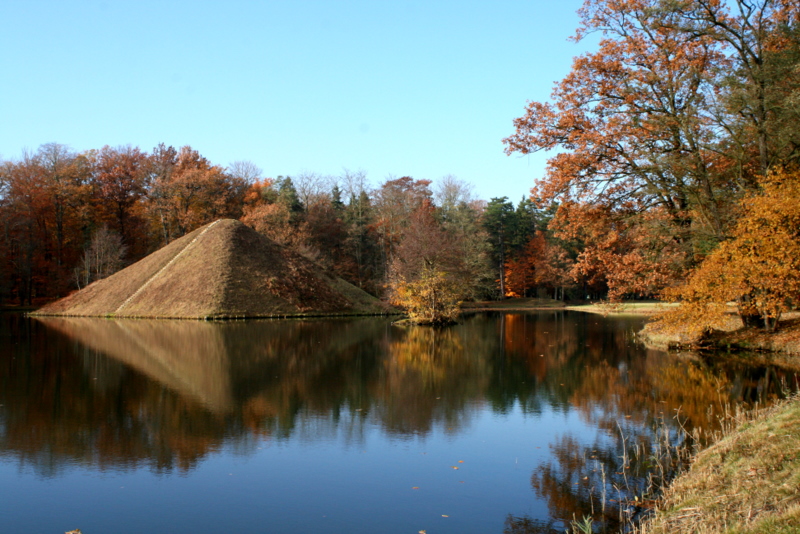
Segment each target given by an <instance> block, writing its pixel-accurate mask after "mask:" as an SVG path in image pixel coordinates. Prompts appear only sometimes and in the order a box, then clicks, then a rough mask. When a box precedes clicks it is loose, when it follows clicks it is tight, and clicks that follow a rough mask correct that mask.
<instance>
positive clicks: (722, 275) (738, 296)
mask: <svg viewBox="0 0 800 534" xmlns="http://www.w3.org/2000/svg"><path fill="white" fill-rule="evenodd" d="M798 229H800V172H793V173H789V172H775V173H772V174H771V175H769V176H768V177H767V178H765V179H763V180H762V182H761V191H760V192H758V193H752V194H750V195H747V196H746V197H744V198H743V199H742V202H741V218H740V219H739V222H738V223H737V224H736V226H735V228H734V230H733V232H732V237H731V239H729V240H728V241H725V242H723V243H722V244H721V245H720V246H719V247H718V248H717V249H716V250H715V251H714V252H713V253H712V254H711V255H709V256H708V257H707V258H706V259H705V261H703V263H702V264H701V265H700V266H699V267H698V268H697V269H695V270H694V272H692V274H691V276H690V277H689V279H688V280H687V282H686V283H685V284H684V285H682V286H680V287H678V288H675V289H673V290H670V291H667V296H668V297H669V298H671V299H673V300H677V301H679V302H680V303H681V305H680V307H679V308H678V309H676V310H674V311H671V312H668V313H667V314H666V315H665V316H663V317H662V318H661V319H660V322H659V324H660V326H661V327H666V328H668V329H676V328H680V329H684V330H685V329H691V330H693V331H696V332H702V331H705V330H707V329H709V328H713V327H718V326H720V325H721V323H722V322H723V321H724V317H725V314H726V312H727V308H728V306H727V303H728V302H734V303H736V305H737V309H738V312H739V315H740V316H741V318H742V321H743V323H744V324H745V325H746V326H758V327H761V328H764V329H766V330H768V331H774V330H775V329H776V328H777V325H778V320H779V319H780V317H781V314H782V313H783V312H784V311H786V310H787V309H788V308H789V306H791V305H792V304H793V303H794V302H797V298H798V297H799V296H800V230H798Z"/></svg>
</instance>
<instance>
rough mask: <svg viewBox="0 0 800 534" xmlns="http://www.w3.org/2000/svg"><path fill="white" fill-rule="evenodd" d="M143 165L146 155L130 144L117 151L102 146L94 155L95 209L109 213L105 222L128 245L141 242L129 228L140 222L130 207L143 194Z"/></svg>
mask: <svg viewBox="0 0 800 534" xmlns="http://www.w3.org/2000/svg"><path fill="white" fill-rule="evenodd" d="M147 163H148V162H147V154H145V153H143V152H142V151H140V150H139V148H137V147H132V146H130V145H128V146H123V147H118V148H111V147H109V146H108V145H106V146H104V147H103V148H102V149H100V151H99V152H97V154H96V155H95V162H94V183H95V186H96V187H97V189H98V200H99V206H100V207H101V208H105V209H107V210H109V212H110V213H109V215H110V220H109V221H108V222H109V223H111V224H113V227H114V228H116V230H117V231H118V232H119V236H120V237H121V239H122V240H123V241H125V242H128V243H134V242H135V243H137V244H139V243H141V242H143V241H144V240H145V239H144V236H142V235H140V234H139V233H138V232H135V231H134V228H132V226H137V225H139V224H140V223H141V222H142V221H141V219H140V218H139V216H138V215H137V213H136V212H135V211H134V207H135V206H136V205H137V203H139V202H140V201H141V199H142V198H143V197H144V195H145V194H146V191H147V186H148V183H147V178H148V175H147ZM134 236H135V237H134ZM143 252H144V251H143Z"/></svg>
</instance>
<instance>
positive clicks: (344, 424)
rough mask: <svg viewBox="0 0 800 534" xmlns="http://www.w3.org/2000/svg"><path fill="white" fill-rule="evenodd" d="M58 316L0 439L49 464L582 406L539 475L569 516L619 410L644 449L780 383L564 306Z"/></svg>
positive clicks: (425, 426)
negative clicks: (414, 315) (658, 433)
mask: <svg viewBox="0 0 800 534" xmlns="http://www.w3.org/2000/svg"><path fill="white" fill-rule="evenodd" d="M47 323H48V324H49V325H50V326H49V327H45V326H44V325H43V324H42V323H39V322H32V323H29V322H27V321H19V322H18V323H15V324H16V326H14V328H17V329H20V328H21V329H26V328H27V329H28V331H27V332H18V333H17V334H15V335H19V334H21V335H22V338H23V339H24V338H26V337H27V338H28V339H29V340H30V343H29V344H28V345H24V344H19V345H17V346H15V348H9V349H6V348H5V346H4V348H3V349H2V350H3V351H6V350H16V351H24V353H20V354H18V358H16V359H13V358H7V357H5V358H0V404H4V405H5V407H4V408H0V410H3V411H1V412H0V416H2V417H3V419H2V420H0V449H1V450H2V451H5V453H7V454H8V453H10V454H13V455H15V456H16V457H18V458H20V460H21V461H22V462H23V463H24V464H29V465H34V466H37V469H39V470H40V471H42V472H44V473H54V472H56V471H57V470H58V468H59V466H61V465H64V464H65V463H78V464H87V465H88V464H91V465H95V466H99V467H100V468H122V469H127V468H135V467H139V466H149V467H151V468H152V469H155V470H164V471H168V470H173V469H178V470H188V469H191V468H192V467H193V466H194V465H196V463H197V462H198V461H199V460H200V459H202V458H203V457H204V456H205V455H207V454H209V453H210V452H212V451H214V450H219V449H220V448H221V447H228V448H232V449H235V450H239V451H245V452H246V451H248V450H250V449H252V448H253V447H255V445H256V444H257V443H263V442H264V440H282V439H288V438H290V437H291V438H292V439H299V440H315V439H320V438H321V437H327V438H335V439H340V440H343V441H344V442H345V443H361V442H362V441H363V438H364V432H365V429H366V427H367V426H368V425H369V426H376V425H377V426H380V427H381V428H383V429H384V431H385V432H387V433H388V434H389V435H391V436H394V437H406V436H415V435H421V434H426V433H429V432H431V431H432V429H433V428H437V427H438V428H441V429H442V430H444V431H445V432H452V433H456V432H458V431H459V429H461V428H463V427H464V425H467V424H468V423H469V420H470V418H471V416H472V414H473V413H475V411H476V410H478V409H481V408H480V407H481V406H483V405H485V404H487V403H488V404H489V405H490V406H491V407H492V409H493V410H495V411H496V412H500V413H508V412H510V411H512V410H513V409H520V410H522V411H523V412H525V413H529V414H536V413H541V412H544V411H560V412H567V411H570V410H578V411H579V412H580V413H581V415H582V417H583V418H584V420H586V421H587V422H588V423H590V425H591V426H594V427H596V428H599V431H598V432H599V433H598V437H596V439H594V441H593V442H589V443H587V442H586V440H585V439H584V440H582V441H580V442H579V441H576V440H575V439H573V438H571V437H569V436H567V437H562V438H561V439H560V440H558V441H556V442H555V443H554V444H553V445H552V448H553V449H552V453H553V458H554V459H553V461H552V462H551V463H550V464H547V465H544V466H542V467H541V468H539V469H537V471H536V472H535V473H534V475H533V476H534V479H533V489H534V491H535V492H536V493H537V494H538V495H539V496H540V497H541V498H544V499H546V500H547V501H548V503H549V504H550V508H551V514H552V517H553V518H559V519H563V518H567V519H571V518H572V514H573V513H574V514H577V515H578V517H580V514H582V513H586V514H588V513H591V509H592V506H593V505H594V506H596V504H597V502H598V499H597V496H596V492H597V488H599V487H600V484H599V482H598V481H597V476H598V475H597V474H596V472H594V471H592V470H593V469H595V468H596V467H597V463H598V462H600V464H601V465H602V469H604V470H605V473H606V475H607V479H606V482H607V484H612V483H614V482H615V481H614V478H613V476H612V473H617V472H620V471H619V466H618V465H617V464H618V461H619V460H618V457H619V456H620V451H621V444H620V438H619V429H618V427H617V423H618V422H621V423H622V425H623V427H625V428H628V430H626V432H628V434H627V436H628V438H629V441H628V443H629V444H630V443H636V444H640V446H643V445H641V444H646V443H649V441H648V440H649V439H650V436H649V432H650V430H649V425H650V424H651V423H653V422H655V421H657V420H658V419H659V418H661V417H662V413H661V412H663V417H665V418H666V419H667V420H668V421H669V420H670V419H669V417H670V416H671V415H672V414H673V413H674V410H675V409H676V408H677V407H679V406H680V407H681V409H682V413H683V414H684V415H685V416H686V417H687V418H688V419H689V423H688V424H690V425H696V424H706V423H707V422H708V420H709V415H708V406H709V405H710V404H711V403H714V402H718V401H719V400H720V399H732V398H735V397H736V396H737V395H744V396H745V397H748V396H749V397H750V398H751V399H752V398H754V396H755V395H756V394H757V393H758V394H760V393H759V392H761V391H763V392H769V391H772V390H771V389H770V388H773V386H774V385H776V384H777V383H778V380H777V378H776V377H775V376H772V375H769V373H773V375H774V371H769V372H766V371H765V372H764V373H766V374H764V376H761V377H760V378H759V377H758V374H757V373H756V375H753V374H752V373H751V372H750V371H748V370H746V369H745V368H744V367H742V368H712V367H710V366H708V365H704V364H703V363H702V362H690V361H684V360H680V359H677V358H675V357H672V356H668V355H666V354H664V353H659V352H646V353H643V352H642V350H641V348H639V347H636V346H634V344H633V343H632V336H631V335H630V334H631V333H632V332H633V331H635V329H636V328H637V323H636V322H625V321H618V320H617V321H605V320H603V319H602V318H600V317H596V316H592V315H583V314H580V315H570V314H565V313H563V312H553V313H543V314H496V315H492V314H482V315H475V316H471V317H468V318H467V319H466V320H465V322H464V324H462V325H458V326H456V327H453V328H448V329H441V330H436V329H430V328H419V327H418V328H407V329H404V328H396V327H392V326H390V325H389V323H388V321H387V320H384V319H357V320H354V319H344V320H319V321H309V320H298V321H258V322H244V323H242V322H232V323H223V324H219V323H203V322H194V321H190V322H183V321H144V320H142V321H130V320H129V321H108V320H99V319H58V320H50V321H48V322H47ZM4 324H5V323H4ZM3 328H9V327H8V326H7V325H6V326H4V327H3ZM0 332H2V330H0ZM106 355H108V356H111V357H110V358H109V357H107V356H106ZM762 374H763V373H762ZM768 375H769V377H770V378H768V379H767V378H765V377H766V376H768ZM754 377H755V378H754ZM773 389H774V388H773ZM3 414H4V415H3ZM626 416H630V418H626ZM568 438H569V439H568ZM571 439H572V441H570V440H571ZM595 451H596V452H595ZM591 456H595V458H591ZM629 469H633V467H630V468H629ZM579 473H580V474H581V475H582V476H580V477H578V474H579ZM576 477H578V478H580V481H578V480H575V478H576ZM583 477H588V478H587V479H585V480H584V478H583ZM576 481H577V482H578V484H577V485H576V484H575V482H576ZM587 488H588V489H587ZM592 488H594V489H592ZM587 492H588V493H587ZM592 492H595V493H592ZM609 498H614V497H611V496H610V495H609ZM516 519H520V518H516ZM522 519H525V518H521V519H520V520H522ZM528 519H530V518H528ZM510 520H514V518H513V516H512V518H511V519H510ZM531 521H533V520H531ZM534 523H535V521H534ZM514 524H515V525H516V526H515V527H514V528H517V527H519V525H522V524H525V522H524V521H523V522H522V523H519V524H517V523H514ZM531 524H533V523H531ZM537 524H538V525H539V527H541V528H545V527H544V526H546V525H547V524H546V523H542V524H539V523H537ZM542 525H544V526H542ZM539 527H537V528H539ZM509 528H511V527H509ZM520 528H521V527H520ZM548 528H549V527H548ZM540 531H542V532H544V530H540Z"/></svg>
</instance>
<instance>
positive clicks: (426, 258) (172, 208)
mask: <svg viewBox="0 0 800 534" xmlns="http://www.w3.org/2000/svg"><path fill="white" fill-rule="evenodd" d="M551 215H552V209H549V210H541V209H538V208H537V207H536V206H534V204H533V203H532V202H531V201H530V200H528V199H523V200H522V201H521V202H520V203H519V204H518V205H517V206H516V207H515V206H514V205H513V203H511V202H510V201H508V199H507V198H505V197H503V198H495V199H492V200H491V201H489V202H485V201H481V200H479V199H476V198H475V197H474V195H473V193H472V188H471V186H470V185H469V184H467V183H464V182H462V181H460V180H458V179H456V178H454V177H452V176H447V177H444V178H443V179H441V180H440V181H439V182H438V183H437V184H436V185H435V186H434V185H433V184H432V182H431V181H429V180H415V179H413V178H411V177H408V176H404V177H401V178H394V177H390V178H388V179H386V180H385V181H384V182H383V183H381V184H380V185H378V186H376V187H373V186H371V185H370V184H369V183H368V181H367V177H366V175H365V173H364V172H361V171H359V172H351V171H347V170H345V171H343V172H342V174H341V175H339V176H322V175H318V174H314V173H301V174H299V175H296V176H293V177H289V176H278V177H277V178H267V177H264V176H263V172H262V171H261V169H259V168H258V167H257V166H255V165H254V164H253V163H251V162H247V161H238V162H234V163H232V164H230V165H228V166H227V167H224V166H221V165H218V164H215V163H212V162H211V161H209V160H208V159H207V158H205V157H204V156H202V155H201V154H200V153H198V151H196V150H194V149H192V148H191V147H188V146H184V147H182V148H179V149H176V148H174V147H172V146H166V145H164V144H160V145H158V146H157V147H155V148H153V149H152V150H151V151H150V152H147V151H144V150H142V149H140V148H138V147H132V146H121V147H110V146H105V147H102V148H100V149H96V150H88V151H84V152H75V151H73V150H71V149H70V148H69V147H68V146H66V145H63V144H58V143H48V144H45V145H42V146H40V147H39V148H38V149H37V150H36V151H32V152H26V153H24V154H23V155H22V156H21V157H20V158H18V159H9V160H5V161H2V162H0V229H1V230H2V235H1V236H0V299H2V301H4V302H5V303H8V304H27V305H30V304H35V303H39V302H42V301H45V300H48V299H53V298H57V297H60V296H64V295H66V294H68V293H69V292H70V291H73V290H75V289H80V288H82V287H84V286H86V285H87V284H89V283H91V282H92V281H94V280H97V279H101V278H104V277H106V276H108V275H110V274H112V273H113V272H116V271H117V270H119V269H121V268H123V267H124V266H126V265H129V264H131V263H133V262H135V261H137V260H139V259H141V258H142V257H144V256H146V255H147V254H149V253H151V252H153V251H154V250H156V249H158V248H160V247H162V246H164V245H165V244H167V243H169V242H171V241H173V240H175V239H177V238H179V237H181V236H183V235H186V234H187V233H189V232H191V231H193V230H194V229H196V228H198V227H200V226H202V225H204V224H207V223H209V222H211V221H213V220H216V219H218V218H223V217H229V218H235V219H239V220H241V221H242V222H244V223H245V224H247V225H249V226H251V227H252V228H254V229H255V230H256V231H258V232H260V233H262V234H264V235H266V236H268V237H269V238H271V239H273V240H274V241H276V242H278V243H280V244H281V245H284V246H285V247H288V248H290V249H291V250H293V251H294V252H297V253H299V254H302V255H303V256H305V257H306V258H309V259H311V260H313V261H315V262H317V263H318V264H319V265H321V266H323V267H324V268H326V269H329V270H330V271H331V272H333V273H335V274H336V275H338V276H340V277H342V278H344V279H345V280H347V281H349V282H351V283H353V284H355V285H357V286H359V287H361V288H363V289H364V290H366V291H368V292H370V293H372V294H374V295H377V296H380V297H386V298H390V297H391V298H395V299H400V300H402V301H403V302H404V303H405V304H407V305H409V306H410V305H412V304H413V301H415V300H417V299H419V298H421V297H419V295H417V293H415V291H416V290H415V288H414V287H412V286H413V284H415V283H419V281H420V280H421V279H423V280H425V279H426V277H430V276H432V277H433V278H434V279H437V280H439V281H442V282H444V283H445V285H446V287H447V288H448V289H447V291H445V293H446V294H447V298H449V299H451V300H452V299H456V300H463V299H487V298H497V297H500V296H503V295H517V294H518V295H535V294H537V291H538V292H541V293H542V294H550V295H553V296H559V297H563V295H564V288H565V287H573V286H574V283H573V282H571V281H569V280H568V278H569V277H568V273H567V270H565V269H566V267H567V265H566V263H564V265H561V264H560V263H557V262H554V263H553V269H555V270H558V269H559V268H562V267H564V269H562V270H561V271H559V272H558V274H557V275H556V274H553V273H550V271H546V269H545V263H546V262H544V263H543V260H542V259H541V258H539V255H538V253H539V252H540V251H543V250H545V249H547V250H550V249H553V250H558V251H559V252H554V253H553V254H552V255H553V257H554V258H557V259H558V260H559V261H561V260H562V259H563V258H562V256H564V257H566V256H568V254H566V253H565V252H564V251H563V250H562V249H561V248H560V245H559V244H558V242H557V240H556V239H555V238H554V237H552V236H551V235H550V233H549V232H548V230H547V223H548V221H549V219H550V217H551ZM545 237H547V238H545ZM530 243H532V244H530ZM537 247H538V248H537ZM547 247H550V249H548V248H547ZM559 254H561V256H560V255H559ZM537 261H538V262H539V263H536V262H537ZM526 262H527V263H526ZM523 264H525V269H528V270H529V271H531V272H530V273H528V274H525V275H523V274H521V273H522V270H524V269H523V267H522V265H523ZM548 265H549V264H548ZM548 268H549V267H548ZM537 269H538V270H537ZM534 271H536V272H540V274H539V275H533V274H532V273H533V272H534ZM428 281H430V279H428ZM404 284H405V285H404ZM408 284H412V286H409V285H408ZM434 285H435V284H434ZM435 291H436V290H435ZM402 295H405V297H404V298H405V300H403V297H402ZM441 298H444V295H442V296H441ZM445 300H446V299H445Z"/></svg>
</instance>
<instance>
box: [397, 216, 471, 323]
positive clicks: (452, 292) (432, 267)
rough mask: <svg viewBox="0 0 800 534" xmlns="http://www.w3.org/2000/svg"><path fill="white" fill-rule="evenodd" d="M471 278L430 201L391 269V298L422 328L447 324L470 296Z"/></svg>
mask: <svg viewBox="0 0 800 534" xmlns="http://www.w3.org/2000/svg"><path fill="white" fill-rule="evenodd" d="M469 279H470V275H469V273H468V272H466V270H465V269H464V264H463V261H462V257H461V254H460V251H459V248H458V246H457V244H456V243H455V242H454V240H453V238H452V236H451V235H449V234H448V233H447V232H446V231H445V230H444V229H443V228H441V227H440V225H439V224H438V222H437V221H436V218H435V217H434V207H433V204H432V203H431V202H429V201H427V202H425V203H424V204H423V205H422V206H420V207H419V208H418V209H417V210H416V211H415V212H414V213H413V214H412V216H411V220H410V221H409V224H408V227H407V228H406V230H405V232H404V234H403V237H402V239H401V240H400V243H399V244H398V246H397V249H396V253H395V255H394V257H393V260H392V264H391V266H390V269H389V288H390V298H391V301H392V303H393V304H395V305H397V306H400V307H402V308H404V309H405V310H406V311H407V313H408V315H409V318H410V319H411V320H412V321H414V322H416V323H419V324H447V323H450V322H453V321H454V320H455V318H456V317H457V315H458V313H459V304H460V302H461V300H463V298H464V297H465V296H466V295H468V294H469Z"/></svg>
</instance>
